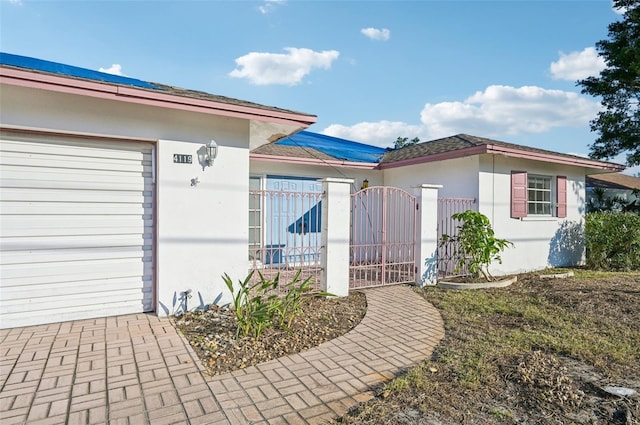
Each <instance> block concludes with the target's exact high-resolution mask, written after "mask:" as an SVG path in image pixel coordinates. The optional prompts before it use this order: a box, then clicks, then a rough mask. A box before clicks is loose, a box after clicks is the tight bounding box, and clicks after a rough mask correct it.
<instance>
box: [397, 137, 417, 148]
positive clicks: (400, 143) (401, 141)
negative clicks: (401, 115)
mask: <svg viewBox="0 0 640 425" xmlns="http://www.w3.org/2000/svg"><path fill="white" fill-rule="evenodd" d="M416 143H420V138H418V137H414V138H413V139H411V140H409V138H408V137H398V138H397V139H396V141H395V142H393V148H394V149H400V148H404V147H405V146H410V145H415V144H416Z"/></svg>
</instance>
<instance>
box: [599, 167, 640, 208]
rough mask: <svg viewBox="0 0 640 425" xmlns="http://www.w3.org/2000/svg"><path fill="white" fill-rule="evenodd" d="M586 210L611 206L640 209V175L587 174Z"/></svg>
mask: <svg viewBox="0 0 640 425" xmlns="http://www.w3.org/2000/svg"><path fill="white" fill-rule="evenodd" d="M586 185H587V189H586V196H587V211H589V210H597V209H600V208H603V207H604V208H606V207H607V206H611V207H612V208H616V209H620V210H623V209H627V210H629V209H633V208H635V209H636V210H640V177H634V176H628V175H626V174H621V173H607V174H596V175H590V176H587V179H586Z"/></svg>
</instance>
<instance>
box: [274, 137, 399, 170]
mask: <svg viewBox="0 0 640 425" xmlns="http://www.w3.org/2000/svg"><path fill="white" fill-rule="evenodd" d="M275 144H276V145H282V146H299V147H303V148H313V149H316V150H319V151H320V152H322V153H324V154H326V155H329V156H332V157H334V158H336V159H338V160H343V161H350V162H368V163H378V162H380V160H381V159H382V156H383V155H384V154H385V152H387V149H386V148H379V147H377V146H371V145H365V144H364V143H358V142H352V141H350V140H345V139H339V138H337V137H331V136H326V135H324V134H318V133H312V132H310V131H300V132H298V133H296V134H294V135H292V136H289V137H286V138H284V139H282V140H279V141H277V142H276V143H275Z"/></svg>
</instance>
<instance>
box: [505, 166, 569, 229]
mask: <svg viewBox="0 0 640 425" xmlns="http://www.w3.org/2000/svg"><path fill="white" fill-rule="evenodd" d="M554 183H555V184H554ZM554 193H555V197H554ZM527 216H550V217H553V216H555V217H558V218H563V217H566V216H567V178H566V177H564V176H557V177H556V178H555V179H554V178H553V177H551V176H539V175H528V174H527V172H526V171H512V172H511V217H512V218H522V217H527Z"/></svg>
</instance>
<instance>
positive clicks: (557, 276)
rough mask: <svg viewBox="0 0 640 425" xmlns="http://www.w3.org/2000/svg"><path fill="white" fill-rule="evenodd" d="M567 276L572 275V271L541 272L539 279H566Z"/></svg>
mask: <svg viewBox="0 0 640 425" xmlns="http://www.w3.org/2000/svg"><path fill="white" fill-rule="evenodd" d="M568 277H573V272H572V271H568V272H566V273H558V274H541V275H540V278H541V279H566V278H568Z"/></svg>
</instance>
